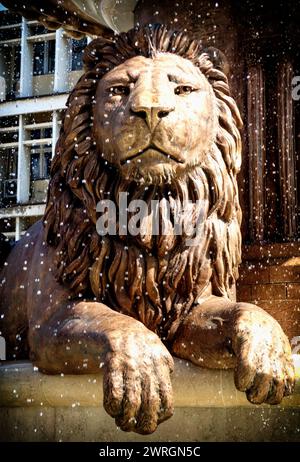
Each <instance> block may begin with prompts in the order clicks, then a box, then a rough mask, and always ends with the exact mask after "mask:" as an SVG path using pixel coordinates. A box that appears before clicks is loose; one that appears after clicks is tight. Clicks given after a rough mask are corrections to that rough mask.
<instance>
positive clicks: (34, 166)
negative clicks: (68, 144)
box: [30, 147, 52, 181]
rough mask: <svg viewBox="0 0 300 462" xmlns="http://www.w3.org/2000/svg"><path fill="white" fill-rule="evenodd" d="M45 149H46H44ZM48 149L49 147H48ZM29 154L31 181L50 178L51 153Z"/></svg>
mask: <svg viewBox="0 0 300 462" xmlns="http://www.w3.org/2000/svg"><path fill="white" fill-rule="evenodd" d="M45 149H46V148H45ZM48 149H49V147H48ZM35 151H36V149H35V150H34V152H31V156H30V157H31V161H30V176H31V180H32V181H36V180H45V179H47V178H49V177H50V166H51V154H52V153H51V151H44V150H42V149H41V148H40V149H39V151H40V152H35ZM42 151H44V152H42Z"/></svg>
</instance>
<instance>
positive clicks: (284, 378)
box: [233, 311, 295, 404]
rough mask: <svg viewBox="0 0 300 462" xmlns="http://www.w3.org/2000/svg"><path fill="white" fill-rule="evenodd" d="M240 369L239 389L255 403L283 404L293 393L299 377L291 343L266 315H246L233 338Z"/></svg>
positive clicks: (236, 379) (248, 313) (245, 313)
mask: <svg viewBox="0 0 300 462" xmlns="http://www.w3.org/2000/svg"><path fill="white" fill-rule="evenodd" d="M233 345H234V350H235V354H236V356H237V365H236V369H235V377H234V378H235V385H236V387H237V389H238V390H240V391H244V392H246V396H247V398H248V400H249V401H250V402H251V403H254V404H261V403H264V402H265V403H268V404H279V403H280V402H281V400H282V399H283V397H284V396H288V395H290V394H291V393H292V392H293V388H294V382H295V373H294V366H293V362H292V356H291V348H290V344H289V341H288V339H287V337H286V335H285V334H284V332H283V331H282V329H281V327H280V326H279V324H278V323H277V321H275V319H273V318H271V317H270V316H269V315H267V314H266V313H264V312H260V311H249V312H244V313H242V315H241V316H240V317H239V318H238V320H237V322H236V326H235V335H234V338H233Z"/></svg>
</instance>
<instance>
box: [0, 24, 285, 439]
mask: <svg viewBox="0 0 300 462" xmlns="http://www.w3.org/2000/svg"><path fill="white" fill-rule="evenodd" d="M84 65H85V73H84V75H83V76H82V77H81V78H80V80H79V82H78V83H77V85H76V87H75V88H74V90H73V91H72V93H71V94H70V97H69V100H68V104H67V111H66V114H65V116H64V119H63V124H62V128H61V132H60V137H59V140H58V143H57V147H56V155H55V158H54V160H53V165H52V170H51V181H50V185H49V190H48V199H47V206H46V211H45V215H44V217H43V219H42V220H41V221H39V222H38V223H36V224H35V225H34V226H33V227H32V228H30V230H29V231H28V232H27V233H26V236H25V237H24V238H23V239H22V240H21V241H19V242H18V243H17V244H16V245H15V247H14V248H13V249H12V250H11V252H10V253H9V255H8V257H7V259H6V262H5V264H4V266H3V268H2V272H1V278H0V281H1V286H0V287H1V290H0V291H1V296H0V331H1V335H3V336H4V337H5V338H6V340H7V342H8V350H9V353H10V356H11V357H12V358H18V357H24V356H26V355H28V354H29V357H30V359H31V360H32V362H33V364H34V365H35V366H37V367H38V368H39V369H40V370H41V371H43V372H45V373H48V374H57V373H65V374H68V373H70V374H84V373H96V372H97V371H99V368H101V367H103V371H104V407H105V409H106V411H107V412H108V413H109V414H110V415H111V416H112V417H114V418H115V420H116V424H117V425H118V426H120V428H121V429H122V430H125V431H134V432H137V433H141V434H147V433H151V432H153V431H155V429H156V428H157V425H158V424H159V423H161V422H163V421H164V420H166V419H167V418H169V417H170V416H171V415H172V412H173V402H172V386H171V380H170V375H171V372H172V369H173V359H172V355H175V356H177V357H179V358H184V359H187V360H190V361H192V362H193V363H194V364H196V365H199V366H203V367H208V368H234V378H235V384H236V387H237V388H238V390H241V391H245V392H246V394H247V397H248V399H249V400H250V401H251V402H252V403H263V402H267V403H270V404H276V403H279V402H280V401H281V400H282V398H283V397H284V396H286V395H288V394H290V393H291V392H292V390H293V384H294V369H293V363H292V359H291V349H290V345H289V341H288V339H287V337H286V336H285V334H284V332H283V331H282V329H281V327H280V325H279V324H278V323H277V321H275V319H273V318H272V317H271V316H270V315H268V314H267V313H266V312H265V311H264V310H262V309H261V308H259V307H257V306H255V305H251V304H247V303H238V302H236V300H235V282H236V279H237V277H238V265H239V263H240V260H241V257H240V255H241V235H240V222H241V210H240V206H239V199H238V189H237V181H236V176H237V173H238V172H239V169H240V162H241V138H240V133H239V128H240V127H241V125H242V122H241V119H240V115H239V111H238V108H237V105H236V103H235V101H234V100H233V99H232V97H231V96H230V91H229V87H228V80H227V77H226V75H225V73H224V69H223V67H222V57H221V55H220V54H219V53H218V52H217V51H216V50H211V49H208V50H203V49H202V45H201V42H200V41H199V42H198V41H196V40H191V39H190V38H189V36H188V35H187V34H186V33H184V32H176V31H171V30H168V29H167V28H166V27H164V26H161V25H157V26H152V27H150V26H147V27H142V28H136V29H133V30H131V31H129V32H128V33H122V34H120V35H119V36H116V37H115V38H114V39H113V40H111V39H106V38H97V39H95V40H93V41H92V42H91V43H90V44H89V45H88V46H87V48H86V50H85V54H84ZM121 193H126V195H127V197H128V201H133V200H143V201H144V202H145V203H146V204H150V203H151V201H152V200H154V199H155V200H157V201H158V204H159V205H158V209H157V214H158V217H159V218H160V219H161V221H162V222H163V224H164V226H165V229H167V230H168V232H166V233H162V232H158V233H156V234H155V233H154V232H153V217H152V214H151V213H150V211H149V214H148V215H146V216H145V217H144V218H143V227H141V232H140V233H137V234H135V235H131V234H125V233H122V232H121V228H122V227H121V224H120V221H121V218H122V217H121V215H120V213H117V218H116V223H115V224H116V229H117V232H116V234H115V235H109V234H107V235H100V234H99V233H98V231H97V220H98V215H99V214H98V212H97V204H98V203H101V201H104V200H106V199H110V200H111V201H113V203H115V204H116V209H117V212H118V198H119V196H120V194H121ZM184 200H189V202H190V203H191V204H192V205H193V206H192V210H191V213H190V214H189V215H188V217H189V218H188V221H189V222H190V223H189V224H192V225H195V226H194V228H193V229H195V230H196V231H197V232H196V236H194V237H195V239H194V241H193V245H191V244H190V236H189V235H188V234H187V233H185V232H182V233H181V234H178V233H176V232H175V230H174V216H175V209H176V207H177V206H179V205H180V204H181V203H182V202H183V201H184ZM149 210H150V209H149ZM168 211H170V213H167V212H168ZM183 216H184V217H185V218H184V219H185V220H187V218H186V217H187V215H183ZM200 216H201V220H199V217H200Z"/></svg>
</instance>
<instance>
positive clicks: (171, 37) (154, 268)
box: [44, 25, 241, 339]
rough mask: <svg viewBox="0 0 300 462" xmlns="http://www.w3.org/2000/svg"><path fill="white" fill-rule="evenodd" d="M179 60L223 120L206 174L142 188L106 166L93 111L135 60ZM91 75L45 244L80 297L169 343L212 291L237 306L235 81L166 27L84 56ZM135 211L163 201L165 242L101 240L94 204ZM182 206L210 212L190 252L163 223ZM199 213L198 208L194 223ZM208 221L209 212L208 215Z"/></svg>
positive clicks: (77, 110) (64, 145) (57, 183)
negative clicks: (123, 199)
mask: <svg viewBox="0 0 300 462" xmlns="http://www.w3.org/2000/svg"><path fill="white" fill-rule="evenodd" d="M157 51H158V52H168V53H176V54H177V55H179V56H181V57H183V58H186V59H189V60H191V61H192V62H193V63H194V64H195V65H196V66H198V67H199V69H200V70H201V72H202V73H203V74H204V75H205V76H206V78H207V79H208V81H209V82H210V84H211V86H212V88H213V91H214V95H215V101H216V111H217V113H218V121H219V123H218V133H217V137H216V140H215V143H214V145H213V148H212V149H211V150H210V152H208V153H207V156H206V158H205V160H204V162H203V164H202V165H201V166H198V167H195V168H193V169H191V170H189V171H187V172H186V174H185V175H184V176H183V177H181V178H177V179H174V180H173V181H172V182H171V183H170V184H165V185H160V186H158V185H156V186H155V185H153V186H148V187H146V188H145V185H140V184H136V183H134V182H133V181H131V182H130V181H128V180H125V179H123V178H122V176H121V175H120V173H119V172H118V171H117V170H116V169H115V168H114V167H113V166H111V165H109V164H108V163H107V162H105V161H103V158H102V157H101V153H100V152H99V151H98V147H97V145H96V143H95V141H94V136H93V123H94V120H93V104H94V103H95V94H96V88H97V83H98V82H99V80H100V79H101V77H102V76H103V75H104V74H105V73H106V72H108V71H109V70H111V69H113V68H114V67H115V66H117V65H119V64H121V63H122V62H124V61H126V60H127V59H130V58H132V57H134V56H137V55H142V56H145V57H151V56H152V55H153V53H155V52H157ZM84 65H85V70H86V72H85V74H84V75H83V76H82V77H81V79H80V80H79V82H78V83H77V85H76V86H75V88H74V90H73V91H72V93H71V94H70V96H69V99H68V103H67V111H66V114H65V117H64V120H63V124H62V128H61V132H60V137H59V140H58V143H57V147H56V155H55V158H54V160H53V165H52V169H51V181H50V185H49V190H48V200H47V206H46V211H45V215H44V227H45V236H46V241H47V242H48V244H49V245H51V246H54V247H55V248H56V259H55V262H54V268H55V274H56V277H57V279H58V280H59V281H61V282H62V283H64V284H67V285H68V286H69V288H70V289H71V292H72V294H73V295H74V297H81V298H83V299H85V298H86V299H88V298H89V299H91V298H92V299H94V300H97V301H103V302H105V303H107V304H109V306H110V307H112V308H114V309H116V310H118V311H120V312H122V313H125V314H128V315H130V316H133V317H135V318H137V319H139V320H140V321H142V322H143V323H144V324H145V325H147V326H148V327H149V328H150V329H152V330H155V331H157V332H158V333H160V335H161V336H162V337H163V338H168V339H171V338H172V336H173V335H174V333H175V331H176V328H177V326H178V323H179V322H180V320H181V318H182V317H183V316H184V315H185V314H186V313H187V312H188V310H190V308H191V306H192V305H193V304H194V303H196V302H197V300H198V299H199V298H200V297H201V296H203V295H204V294H205V293H206V292H205V291H206V290H207V288H208V287H211V290H212V293H213V294H215V295H218V296H227V297H229V298H234V296H235V295H234V289H235V280H236V278H237V277H238V264H239V263H240V253H241V237H240V221H241V212H240V206H239V200H238V189H237V182H236V175H237V173H238V171H239V169H240V162H241V138H240V133H239V130H238V128H239V127H240V126H241V119H240V115H239V111H238V109H237V106H236V103H235V101H234V100H233V99H232V97H231V96H230V92H229V87H228V80H227V77H226V76H225V74H224V73H223V72H222V70H221V69H219V68H218V66H217V65H216V62H215V59H214V57H213V56H210V55H209V54H208V53H207V52H205V51H203V49H202V44H201V42H200V41H196V40H191V39H190V38H189V37H188V35H187V34H186V33H184V32H174V31H170V30H168V29H167V28H166V27H165V26H160V25H157V26H153V27H150V26H147V27H144V28H140V29H133V30H131V31H129V32H128V33H122V34H120V35H119V36H117V37H116V38H115V39H114V40H111V41H109V40H107V39H103V38H97V39H95V40H94V41H92V42H91V43H90V44H89V45H88V47H87V48H86V50H85V54H84ZM123 191H124V192H127V193H128V201H129V200H132V199H143V200H145V201H147V202H148V203H150V201H151V199H157V198H158V199H163V200H161V202H160V204H161V205H160V216H161V217H162V218H163V219H164V220H165V221H166V220H167V223H166V225H167V226H168V229H169V230H170V231H169V233H168V235H167V236H166V235H162V236H152V235H151V223H150V220H149V223H148V225H149V226H148V230H149V232H147V233H145V235H144V236H136V237H133V236H125V237H124V236H109V237H104V238H103V237H100V236H99V235H98V233H97V231H96V220H97V216H96V204H97V203H98V202H99V201H100V200H102V199H109V198H110V199H113V200H114V201H115V202H116V203H117V201H118V195H119V193H120V192H123ZM185 199H189V200H192V201H193V202H195V204H196V200H197V199H199V200H201V201H202V204H206V207H204V214H205V216H204V221H203V222H202V224H201V226H202V230H201V239H200V240H199V242H198V244H197V245H196V246H191V247H190V246H187V245H186V236H184V235H183V236H174V233H173V221H172V219H170V220H168V219H167V218H166V215H165V210H164V208H165V204H166V202H168V203H169V204H170V205H171V209H172V210H173V209H174V204H176V202H178V201H179V202H180V201H183V200H185ZM199 213H200V211H199V210H198V209H197V206H196V205H195V210H194V218H193V220H195V219H197V216H198V215H199ZM202 213H203V207H202Z"/></svg>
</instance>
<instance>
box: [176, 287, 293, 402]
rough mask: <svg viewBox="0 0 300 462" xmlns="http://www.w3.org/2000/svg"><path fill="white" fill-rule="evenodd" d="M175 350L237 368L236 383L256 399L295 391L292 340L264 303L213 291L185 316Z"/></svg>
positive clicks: (211, 364)
mask: <svg viewBox="0 0 300 462" xmlns="http://www.w3.org/2000/svg"><path fill="white" fill-rule="evenodd" d="M172 352H173V353H174V354H175V355H176V356H179V357H182V358H185V359H189V360H190V361H192V362H193V363H195V364H197V365H199V366H204V367H210V368H235V377H234V378H235V384H236V387H237V388H238V389H239V390H241V391H245V392H246V393H247V397H248V399H249V401H251V402H253V403H262V402H264V401H265V402H268V403H270V404H277V403H279V402H280V401H281V399H282V398H283V396H286V395H288V394H290V393H291V392H292V389H293V384H294V368H293V363H292V357H291V348H290V344H289V341H288V339H287V337H286V335H285V334H284V332H283V331H282V329H281V327H280V325H279V324H278V322H277V321H276V320H275V319H274V318H272V317H271V316H270V315H269V314H268V313H266V312H265V311H264V310H262V309H261V308H259V307H257V306H255V305H252V304H250V303H249V304H248V303H234V302H232V301H230V300H228V299H225V298H221V297H213V296H212V297H209V298H208V299H206V300H205V301H203V303H200V304H199V305H197V306H195V308H194V310H193V311H191V312H190V313H189V315H188V316H187V317H186V319H185V320H184V321H183V323H182V325H181V327H180V329H179V331H178V335H177V337H176V339H175V341H174V342H173V345H172Z"/></svg>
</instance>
